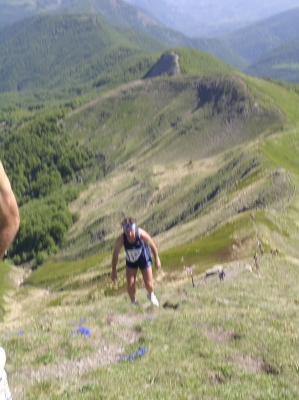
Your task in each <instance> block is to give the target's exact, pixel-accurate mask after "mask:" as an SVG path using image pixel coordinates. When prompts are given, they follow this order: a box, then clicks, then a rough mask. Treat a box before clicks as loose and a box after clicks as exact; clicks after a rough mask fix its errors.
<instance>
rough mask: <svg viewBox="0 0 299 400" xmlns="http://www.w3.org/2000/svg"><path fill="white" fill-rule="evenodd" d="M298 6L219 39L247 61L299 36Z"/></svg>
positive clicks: (256, 58) (253, 60) (251, 61)
mask: <svg viewBox="0 0 299 400" xmlns="http://www.w3.org/2000/svg"><path fill="white" fill-rule="evenodd" d="M298 21H299V8H294V9H293V10H289V11H286V12H284V13H281V14H278V15H275V16H274V17H271V18H268V19H266V20H263V21H261V22H259V23H257V24H254V25H251V26H248V27H246V28H243V29H240V30H238V31H235V32H233V33H231V34H229V35H226V36H222V37H221V39H222V40H224V41H225V43H226V44H227V45H228V46H229V47H230V48H232V49H233V50H234V51H235V52H237V53H238V54H239V55H240V56H241V57H242V58H244V59H245V60H247V62H248V63H253V62H255V61H256V60H258V59H259V57H261V56H262V55H263V54H265V53H266V52H268V51H270V50H272V49H275V48H276V47H278V46H280V45H282V44H284V43H288V42H290V41H292V40H295V39H298V38H299V23H298Z"/></svg>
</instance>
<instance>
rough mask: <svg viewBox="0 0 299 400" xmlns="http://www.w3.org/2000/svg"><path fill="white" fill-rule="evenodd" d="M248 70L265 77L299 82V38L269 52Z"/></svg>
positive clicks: (250, 72)
mask: <svg viewBox="0 0 299 400" xmlns="http://www.w3.org/2000/svg"><path fill="white" fill-rule="evenodd" d="M247 72H248V73H249V74H252V75H256V76H261V77H264V78H272V79H275V80H283V81H286V82H290V83H299V40H298V39H297V40H294V41H292V42H288V43H285V44H283V45H282V46H278V47H277V48H275V49H274V50H272V51H269V52H267V53H266V54H264V55H263V56H262V57H260V58H259V59H258V60H257V61H256V62H255V63H253V64H251V65H250V67H249V68H248V69H247Z"/></svg>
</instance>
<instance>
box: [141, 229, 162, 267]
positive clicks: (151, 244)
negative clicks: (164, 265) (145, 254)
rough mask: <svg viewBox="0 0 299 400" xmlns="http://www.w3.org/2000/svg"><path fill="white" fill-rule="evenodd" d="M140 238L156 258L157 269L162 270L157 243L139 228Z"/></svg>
mask: <svg viewBox="0 0 299 400" xmlns="http://www.w3.org/2000/svg"><path fill="white" fill-rule="evenodd" d="M139 236H140V239H141V240H142V241H143V242H144V243H146V244H147V245H148V246H149V247H150V248H151V251H152V253H153V255H154V258H155V264H156V267H157V268H161V261H160V258H159V254H158V249H157V246H156V245H155V242H154V241H153V239H152V238H151V236H150V235H149V234H148V233H147V232H146V231H145V230H144V229H142V228H139Z"/></svg>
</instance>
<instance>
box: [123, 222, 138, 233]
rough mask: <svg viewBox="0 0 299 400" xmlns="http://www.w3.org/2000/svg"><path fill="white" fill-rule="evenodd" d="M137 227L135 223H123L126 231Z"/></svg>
mask: <svg viewBox="0 0 299 400" xmlns="http://www.w3.org/2000/svg"><path fill="white" fill-rule="evenodd" d="M134 228H135V224H124V225H123V230H125V231H130V230H131V229H134Z"/></svg>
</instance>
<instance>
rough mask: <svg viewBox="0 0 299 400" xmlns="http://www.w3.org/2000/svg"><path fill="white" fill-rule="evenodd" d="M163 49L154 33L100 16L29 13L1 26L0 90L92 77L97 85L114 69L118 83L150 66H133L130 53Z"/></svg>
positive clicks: (85, 80) (72, 82) (79, 81)
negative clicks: (22, 18)
mask: <svg viewBox="0 0 299 400" xmlns="http://www.w3.org/2000/svg"><path fill="white" fill-rule="evenodd" d="M165 49H166V46H165V45H164V44H162V43H161V42H159V41H158V40H156V39H155V38H153V37H151V36H148V35H145V34H141V33H137V32H136V31H133V30H131V29H128V28H120V27H116V26H112V25H110V24H108V23H107V22H106V21H104V20H103V19H102V18H101V17H95V16H88V15H74V14H72V15H69V14H52V15H51V14H48V15H41V16H37V17H32V18H29V19H26V20H24V21H20V22H17V23H15V24H14V25H11V26H8V27H6V28H3V29H2V32H1V39H0V76H1V80H0V91H2V92H4V91H16V90H18V91H20V90H24V89H36V88H48V89H53V88H61V87H65V86H74V85H78V84H86V83H90V82H94V84H96V85H97V84H99V85H100V84H101V82H106V83H107V82H109V79H117V77H116V75H117V74H118V73H119V74H120V75H121V78H120V80H121V82H123V81H124V80H123V79H124V77H125V74H127V79H128V80H132V79H137V78H140V77H142V75H143V74H145V73H146V72H147V70H148V68H150V67H151V65H150V64H148V65H147V64H146V63H145V64H143V63H142V62H141V59H139V62H140V64H139V67H138V68H137V69H134V68H133V66H134V65H133V64H134V62H135V61H136V59H134V57H137V56H141V55H145V54H147V55H148V54H150V53H153V52H161V51H163V50H165ZM127 60H130V61H129V63H128V64H126V62H127ZM152 62H154V61H152ZM130 63H131V64H130ZM130 67H132V68H131V69H130ZM118 68H120V71H119V72H118ZM143 68H144V71H143ZM112 69H113V71H114V72H111V70H112ZM109 74H110V75H109ZM113 74H114V75H113ZM125 81H126V79H125Z"/></svg>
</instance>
